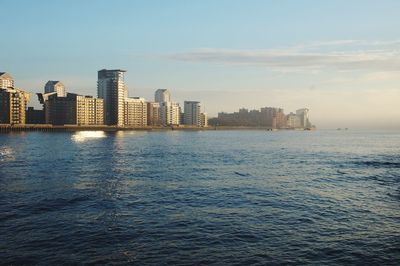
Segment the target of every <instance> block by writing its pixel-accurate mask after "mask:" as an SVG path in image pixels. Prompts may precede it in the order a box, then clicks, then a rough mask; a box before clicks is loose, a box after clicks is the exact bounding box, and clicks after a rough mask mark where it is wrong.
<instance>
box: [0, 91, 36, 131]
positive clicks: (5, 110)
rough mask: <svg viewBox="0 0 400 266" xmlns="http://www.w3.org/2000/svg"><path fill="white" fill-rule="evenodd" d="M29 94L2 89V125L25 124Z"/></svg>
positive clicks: (0, 114) (0, 112) (0, 113)
mask: <svg viewBox="0 0 400 266" xmlns="http://www.w3.org/2000/svg"><path fill="white" fill-rule="evenodd" d="M29 99H30V96H29V93H28V92H26V91H23V90H20V89H14V88H8V89H0V124H11V125H14V124H19V125H20V124H25V123H26V108H27V105H28V102H29Z"/></svg>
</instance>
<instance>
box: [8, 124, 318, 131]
mask: <svg viewBox="0 0 400 266" xmlns="http://www.w3.org/2000/svg"><path fill="white" fill-rule="evenodd" d="M173 130H180V131H209V130H214V131H217V130H265V131H286V130H296V131H305V130H309V129H291V128H282V129H275V128H271V127H248V126H209V127H193V126H169V127H162V126H147V127H117V126H104V125H101V126H94V125H90V126H78V125H63V126H61V125H60V126H58V125H48V124H25V125H8V124H0V133H6V132H18V131H42V132H65V131H105V132H116V131H173ZM312 130H315V129H312Z"/></svg>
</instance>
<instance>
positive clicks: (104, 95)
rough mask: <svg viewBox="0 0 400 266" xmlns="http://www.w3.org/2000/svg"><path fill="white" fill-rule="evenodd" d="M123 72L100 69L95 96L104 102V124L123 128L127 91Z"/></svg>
mask: <svg viewBox="0 0 400 266" xmlns="http://www.w3.org/2000/svg"><path fill="white" fill-rule="evenodd" d="M125 72H126V71H125V70H121V69H114V70H107V69H102V70H100V71H98V80H97V95H98V98H101V99H103V100H104V123H105V124H106V125H117V126H123V125H124V123H125V117H124V115H125V111H124V108H125V100H126V98H127V97H128V90H127V89H126V87H125V82H124V73H125Z"/></svg>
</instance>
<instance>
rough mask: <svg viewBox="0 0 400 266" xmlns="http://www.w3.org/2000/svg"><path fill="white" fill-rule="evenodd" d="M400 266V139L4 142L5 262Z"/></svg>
mask: <svg viewBox="0 0 400 266" xmlns="http://www.w3.org/2000/svg"><path fill="white" fill-rule="evenodd" d="M399 262H400V133H399V132H395V131H351V130H349V131H322V130H321V131H315V132H294V131H291V132H264V131H208V132H206V131H204V132H201V131H199V132H182V131H179V132H178V131H170V132H117V133H103V132H77V133H37V132H31V133H10V134H2V135H0V263H1V264H14V265H20V264H48V265H59V264H77V263H78V264H81V263H82V264H84V263H93V264H104V263H112V264H135V263H136V264H138V265H146V264H151V265H181V264H182V265H200V264H204V265H213V264H214V265H265V264H281V263H286V264H318V265H321V264H325V265H326V264H330V265H337V264H384V265H388V264H393V265H396V264H397V265H398V264H399Z"/></svg>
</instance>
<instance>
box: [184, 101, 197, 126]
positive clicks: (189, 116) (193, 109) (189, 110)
mask: <svg viewBox="0 0 400 266" xmlns="http://www.w3.org/2000/svg"><path fill="white" fill-rule="evenodd" d="M183 106H184V108H183V110H184V119H183V121H184V124H185V125H191V126H198V127H201V106H200V102H197V101H185V102H184V105H183Z"/></svg>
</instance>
